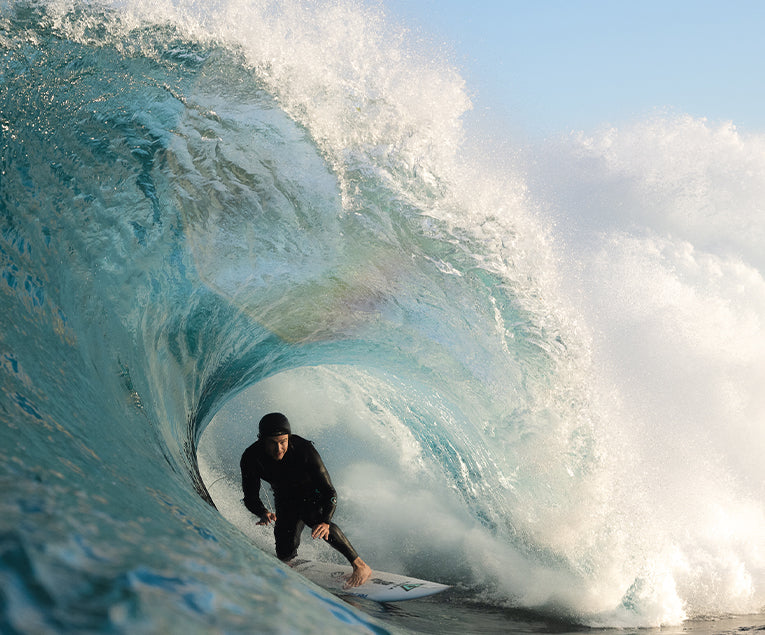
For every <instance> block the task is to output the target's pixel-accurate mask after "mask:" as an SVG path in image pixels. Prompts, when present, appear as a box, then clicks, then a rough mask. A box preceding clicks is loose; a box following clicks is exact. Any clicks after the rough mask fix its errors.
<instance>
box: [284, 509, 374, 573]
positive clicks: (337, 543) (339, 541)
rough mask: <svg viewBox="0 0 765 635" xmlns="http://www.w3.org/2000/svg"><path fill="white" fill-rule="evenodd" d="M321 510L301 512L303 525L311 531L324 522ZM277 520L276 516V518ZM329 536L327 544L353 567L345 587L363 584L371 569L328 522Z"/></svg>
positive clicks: (337, 528) (333, 524) (333, 525)
mask: <svg viewBox="0 0 765 635" xmlns="http://www.w3.org/2000/svg"><path fill="white" fill-rule="evenodd" d="M322 516H323V514H322V510H321V508H320V507H312V506H310V505H309V506H306V508H305V509H304V510H303V516H302V517H303V520H304V521H305V523H306V524H307V525H308V526H309V527H310V528H311V529H313V528H314V527H315V526H316V525H318V524H319V523H322V522H324V521H323V520H322ZM277 518H278V516H277ZM327 524H328V525H329V536H327V542H328V543H329V544H330V545H331V546H332V547H333V548H334V549H336V550H337V551H338V552H340V553H341V554H342V555H343V556H345V558H346V560H348V562H350V563H351V566H352V567H353V573H351V575H350V577H349V578H348V580H347V581H346V583H345V586H346V587H356V586H361V585H362V584H364V583H365V582H366V581H367V580H368V579H369V578H370V577H371V575H372V569H370V568H369V565H368V564H367V563H366V562H364V561H363V560H362V559H361V558H360V557H359V554H357V553H356V550H355V549H354V548H353V545H351V542H350V540H348V538H346V536H345V534H344V533H343V531H342V529H340V527H338V526H337V525H336V524H335V523H333V522H329V523H327Z"/></svg>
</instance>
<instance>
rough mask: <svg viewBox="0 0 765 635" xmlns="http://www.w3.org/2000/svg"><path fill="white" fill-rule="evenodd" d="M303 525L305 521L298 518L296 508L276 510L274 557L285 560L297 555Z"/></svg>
mask: <svg viewBox="0 0 765 635" xmlns="http://www.w3.org/2000/svg"><path fill="white" fill-rule="evenodd" d="M303 527H305V523H304V522H303V521H302V520H301V519H300V514H299V511H298V510H295V509H290V508H289V507H287V508H286V509H281V508H280V509H277V510H276V524H275V525H274V538H275V539H276V557H277V558H279V560H283V561H284V562H287V561H288V560H292V558H294V557H295V556H297V550H298V547H299V546H300V534H301V533H303Z"/></svg>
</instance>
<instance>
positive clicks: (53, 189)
mask: <svg viewBox="0 0 765 635" xmlns="http://www.w3.org/2000/svg"><path fill="white" fill-rule="evenodd" d="M0 50H1V51H2V58H3V62H2V66H1V67H0V153H2V156H1V157H0V422H1V423H2V425H0V483H1V490H2V494H0V631H2V632H3V633H62V632H71V633H91V632H92V633H95V632H125V633H128V632H129V633H136V632H138V633H181V632H183V633H207V632H226V633H228V632H258V633H296V632H297V633H301V632H305V633H309V632H334V633H344V632H348V633H358V632H372V633H384V632H407V631H415V632H438V633H449V632H481V631H482V632H545V631H555V632H564V631H571V632H575V631H578V630H579V629H598V628H604V629H605V628H614V627H623V628H637V627H648V628H650V627H655V628H658V627H664V629H663V632H673V631H672V630H669V631H668V630H667V628H669V629H672V628H675V629H677V630H678V632H680V631H682V629H683V628H685V629H688V630H694V629H695V630H699V629H704V628H709V629H711V632H715V629H720V628H722V627H721V626H719V625H720V624H722V623H723V621H724V620H726V619H729V618H730V617H731V616H748V617H746V618H741V617H738V618H736V619H739V620H743V619H746V620H748V621H746V622H742V621H738V622H734V624H736V625H737V626H736V628H743V626H742V624H744V623H746V624H747V625H748V626H747V627H746V628H762V624H764V623H765V617H763V615H762V614H763V612H765V467H763V466H764V465H765V462H763V460H762V454H763V450H765V425H764V424H765V393H763V391H762V386H763V384H765V330H764V326H763V320H764V319H765V280H764V279H763V272H765V255H763V254H764V253H765V252H763V250H762V245H763V244H765V210H764V209H763V203H762V202H763V201H765V136H762V135H758V134H751V133H749V134H744V133H741V132H739V131H738V130H736V128H735V127H734V126H733V125H732V124H730V123H726V122H710V121H707V120H704V119H699V118H694V117H691V116H688V115H683V114H675V115H667V116H656V117H654V118H651V119H646V120H640V121H635V122H633V123H631V124H629V125H624V126H621V127H610V126H609V127H603V128H602V129H598V130H594V131H587V132H575V133H572V134H571V135H567V136H565V137H559V138H554V139H547V140H544V141H536V142H533V143H532V142H524V143H515V142H514V141H513V140H512V138H511V137H510V136H507V137H506V138H503V137H502V135H503V134H504V131H502V130H497V129H494V128H491V129H489V128H487V126H486V124H485V122H482V121H481V119H480V117H479V116H478V115H477V114H476V113H474V112H472V111H471V97H470V92H471V89H470V87H469V86H467V85H466V84H465V81H464V79H463V78H462V77H461V75H460V73H459V71H458V70H457V69H456V67H455V66H454V64H453V63H452V62H451V60H450V57H449V55H448V53H446V52H444V51H442V50H441V49H440V48H439V47H438V46H435V45H433V44H432V43H431V42H429V41H427V40H426V39H423V38H421V37H420V36H418V35H416V34H414V33H411V32H409V31H407V30H406V29H405V28H404V27H402V26H401V25H398V24H397V23H396V22H395V21H394V20H393V19H391V18H390V17H388V16H386V13H385V10H384V8H383V7H381V6H378V5H367V4H363V3H360V2H353V1H350V0H334V1H330V2H322V3H316V2H308V1H300V0H294V1H292V0H280V1H266V0H263V1H253V2H239V1H237V0H220V1H217V2H198V3H197V2H193V1H192V0H177V1H175V2H164V3H156V2H152V3H142V2H136V1H134V0H115V1H114V2H112V3H101V2H89V3H78V2H70V1H69V0H62V1H58V0H50V1H38V2H28V1H15V0H3V1H2V2H0ZM274 410H279V411H282V412H285V413H286V414H287V415H288V416H289V418H290V420H291V421H292V423H293V430H294V431H295V432H297V433H298V434H300V435H301V436H304V437H306V438H309V439H312V440H313V441H314V442H315V444H316V447H317V448H318V449H319V451H320V453H321V455H322V457H323V458H324V461H325V463H326V465H327V467H328V469H329V471H330V473H331V475H332V478H333V482H334V484H335V486H336V488H337V490H338V493H339V506H338V511H337V514H336V516H335V519H336V521H337V522H338V524H339V525H340V526H341V527H343V529H344V531H345V532H346V534H348V536H349V537H350V539H351V540H352V542H353V544H354V546H355V547H356V549H357V550H358V551H359V552H360V554H361V555H362V556H363V558H364V559H365V560H366V561H367V562H369V563H370V564H371V565H372V566H373V567H374V568H376V569H380V570H387V571H396V572H401V573H407V574H410V575H413V576H417V577H421V578H428V579H432V580H437V581H439V582H444V583H447V584H451V585H453V589H452V590H451V591H449V592H447V593H446V594H443V595H441V596H436V597H435V598H431V599H429V600H423V601H422V603H420V604H418V603H416V602H408V603H406V605H402V608H400V609H393V608H387V609H386V608H381V607H378V606H371V605H367V604H364V603H363V602H362V603H356V604H350V603H348V602H346V601H344V600H343V599H342V598H338V597H335V596H332V595H330V594H328V593H327V592H325V591H323V590H322V589H320V588H318V587H316V586H314V585H312V584H311V583H309V582H308V581H307V580H305V579H303V578H301V577H300V576H299V575H298V574H296V573H294V572H292V571H291V570H289V569H288V568H286V567H285V566H284V565H282V564H281V563H280V562H278V561H277V560H276V558H275V557H274V554H273V544H272V535H271V534H270V533H269V531H268V530H266V529H264V528H262V527H258V526H256V525H255V520H256V519H254V518H253V517H252V516H251V515H250V514H248V513H247V511H246V510H245V509H244V507H243V505H242V504H241V492H240V490H239V483H238V478H239V475H238V460H239V456H240V455H241V452H242V451H243V450H244V449H245V448H246V447H247V445H249V444H250V443H252V441H253V440H254V438H255V430H256V425H257V421H258V419H259V418H260V417H261V416H262V415H263V414H265V413H266V412H270V411H274ZM304 542H305V544H304V546H303V547H302V551H301V553H303V554H304V555H310V556H311V557H317V558H325V559H331V558H333V557H334V556H333V554H332V553H328V552H329V551H330V550H329V549H327V548H322V546H321V545H315V544H310V543H311V541H310V539H307V540H305V541H304ZM705 624H707V625H708V624H711V625H712V626H709V627H707V626H700V625H705ZM726 624H727V622H726ZM715 625H717V626H715ZM726 628H727V627H726ZM590 632H592V631H591V630H590Z"/></svg>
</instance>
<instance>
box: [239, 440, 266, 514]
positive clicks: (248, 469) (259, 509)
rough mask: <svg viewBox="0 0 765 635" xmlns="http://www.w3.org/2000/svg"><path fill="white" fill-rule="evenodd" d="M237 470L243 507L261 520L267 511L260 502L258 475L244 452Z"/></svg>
mask: <svg viewBox="0 0 765 635" xmlns="http://www.w3.org/2000/svg"><path fill="white" fill-rule="evenodd" d="M239 469H240V470H241V471H242V491H243V492H244V506H245V507H246V508H247V509H248V510H250V511H251V512H252V513H253V514H255V515H256V516H258V517H260V518H263V516H265V515H266V512H267V511H268V510H267V509H266V506H265V505H264V504H263V501H261V500H260V473H259V472H258V470H257V468H256V466H255V465H253V461H252V460H251V459H250V458H249V457H248V455H247V453H246V452H245V453H244V454H243V455H242V459H241V461H239Z"/></svg>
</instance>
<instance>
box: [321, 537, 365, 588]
mask: <svg viewBox="0 0 765 635" xmlns="http://www.w3.org/2000/svg"><path fill="white" fill-rule="evenodd" d="M327 542H328V543H329V544H330V545H332V546H333V547H334V548H335V549H337V550H338V551H339V552H340V553H341V554H343V555H344V556H345V557H346V558H347V559H348V562H350V563H351V566H352V567H353V573H351V576H350V577H349V578H348V580H347V581H346V582H345V586H346V587H356V586H361V585H362V584H364V583H365V582H366V581H367V580H369V578H370V577H371V575H372V569H370V568H369V565H367V563H366V562H364V561H363V560H362V559H361V558H359V554H357V553H356V550H355V549H354V548H353V545H351V543H350V541H349V540H348V538H346V537H345V534H344V533H343V532H342V530H341V529H340V527H338V526H337V525H335V523H329V537H328V538H327Z"/></svg>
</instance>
